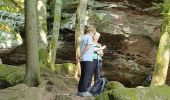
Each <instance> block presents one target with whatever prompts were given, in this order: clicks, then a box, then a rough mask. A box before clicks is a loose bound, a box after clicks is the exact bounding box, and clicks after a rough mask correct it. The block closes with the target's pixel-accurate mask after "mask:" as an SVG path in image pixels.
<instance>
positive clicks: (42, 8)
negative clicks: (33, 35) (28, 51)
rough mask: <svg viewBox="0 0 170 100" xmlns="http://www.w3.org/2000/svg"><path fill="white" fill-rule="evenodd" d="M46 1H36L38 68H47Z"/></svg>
mask: <svg viewBox="0 0 170 100" xmlns="http://www.w3.org/2000/svg"><path fill="white" fill-rule="evenodd" d="M46 2H47V1H46V0H38V7H37V9H38V17H39V21H38V22H39V41H38V43H39V66H40V68H41V67H46V66H47V55H48V52H47V47H48V41H47V9H46Z"/></svg>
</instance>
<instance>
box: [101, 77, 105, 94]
mask: <svg viewBox="0 0 170 100" xmlns="http://www.w3.org/2000/svg"><path fill="white" fill-rule="evenodd" d="M101 79H102V82H103V84H102V88H101V90H102V92H103V89H104V86H105V83H106V81H105V79H104V78H101Z"/></svg>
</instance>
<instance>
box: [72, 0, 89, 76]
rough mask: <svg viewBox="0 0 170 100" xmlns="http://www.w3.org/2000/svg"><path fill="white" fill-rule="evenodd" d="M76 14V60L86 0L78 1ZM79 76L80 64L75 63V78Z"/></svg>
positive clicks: (83, 22)
mask: <svg viewBox="0 0 170 100" xmlns="http://www.w3.org/2000/svg"><path fill="white" fill-rule="evenodd" d="M78 1H79V2H78V6H77V14H76V29H75V49H76V58H77V57H79V56H80V42H81V36H82V35H83V34H84V26H85V17H86V14H87V1H88V0H78ZM79 74H80V62H77V71H76V74H75V78H76V79H78V75H79Z"/></svg>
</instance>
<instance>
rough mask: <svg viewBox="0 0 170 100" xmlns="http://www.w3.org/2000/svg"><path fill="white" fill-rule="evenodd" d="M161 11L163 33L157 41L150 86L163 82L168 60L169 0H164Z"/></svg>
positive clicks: (169, 39) (169, 43) (169, 53)
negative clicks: (156, 52) (157, 46)
mask: <svg viewBox="0 0 170 100" xmlns="http://www.w3.org/2000/svg"><path fill="white" fill-rule="evenodd" d="M163 12H164V13H163V14H164V15H163V28H162V33H163V34H162V36H161V39H160V43H159V48H158V54H157V59H156V65H155V69H154V73H153V78H152V82H151V86H158V85H163V84H165V82H166V77H167V71H168V66H169V60H170V0H164V6H163Z"/></svg>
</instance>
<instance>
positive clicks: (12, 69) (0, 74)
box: [0, 64, 25, 85]
mask: <svg viewBox="0 0 170 100" xmlns="http://www.w3.org/2000/svg"><path fill="white" fill-rule="evenodd" d="M24 73H25V71H24V68H23V67H17V66H11V65H4V64H0V81H5V82H7V83H9V84H10V85H16V84H17V83H20V82H22V81H23V80H24Z"/></svg>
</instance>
